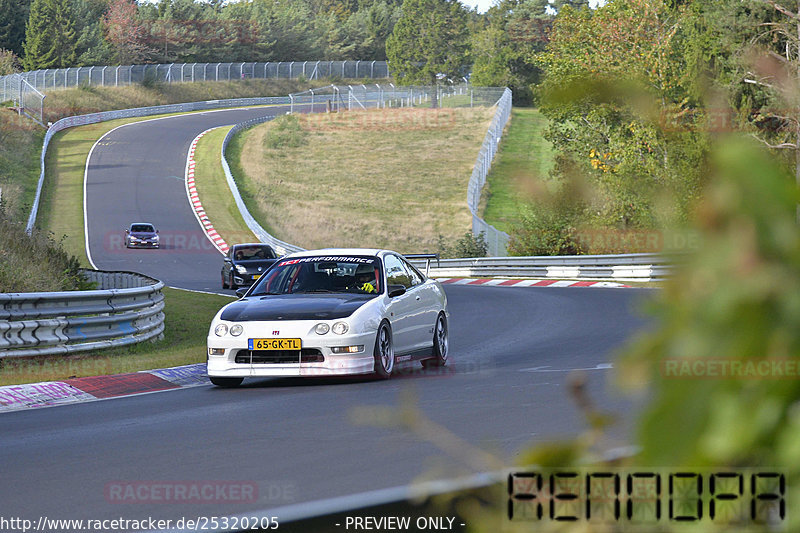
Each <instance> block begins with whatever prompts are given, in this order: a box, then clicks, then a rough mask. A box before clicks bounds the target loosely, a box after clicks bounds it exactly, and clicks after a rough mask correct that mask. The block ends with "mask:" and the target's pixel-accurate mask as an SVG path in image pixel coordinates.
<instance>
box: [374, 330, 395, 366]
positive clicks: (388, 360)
mask: <svg viewBox="0 0 800 533" xmlns="http://www.w3.org/2000/svg"><path fill="white" fill-rule="evenodd" d="M374 354H375V375H376V376H378V377H379V378H382V379H388V378H390V377H391V376H392V371H393V370H394V345H393V344H392V328H391V327H390V326H389V324H388V323H387V322H383V323H381V325H380V327H378V335H377V336H376V337H375V351H374Z"/></svg>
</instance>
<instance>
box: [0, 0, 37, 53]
mask: <svg viewBox="0 0 800 533" xmlns="http://www.w3.org/2000/svg"><path fill="white" fill-rule="evenodd" d="M29 9H30V0H0V13H2V14H3V17H2V18H0V48H5V49H6V50H10V51H11V52H14V54H16V55H17V56H19V55H21V54H22V46H23V43H24V42H25V21H26V20H27V19H28V10H29Z"/></svg>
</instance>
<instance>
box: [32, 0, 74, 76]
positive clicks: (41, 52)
mask: <svg viewBox="0 0 800 533" xmlns="http://www.w3.org/2000/svg"><path fill="white" fill-rule="evenodd" d="M76 47H77V36H76V34H75V18H74V14H73V11H72V2H71V1H70V0H33V2H32V3H31V13H30V17H29V18H28V24H27V26H26V27H25V46H24V49H25V57H24V59H23V66H24V67H25V70H37V69H48V68H65V67H71V66H73V65H74V64H75V51H76Z"/></svg>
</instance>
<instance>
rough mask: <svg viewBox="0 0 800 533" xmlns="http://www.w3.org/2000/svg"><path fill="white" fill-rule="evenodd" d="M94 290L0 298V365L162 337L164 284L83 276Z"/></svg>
mask: <svg viewBox="0 0 800 533" xmlns="http://www.w3.org/2000/svg"><path fill="white" fill-rule="evenodd" d="M83 274H84V277H86V279H87V280H88V281H92V282H95V283H97V285H98V287H99V288H98V289H96V290H89V291H67V292H30V293H3V294H0V359H2V358H6V357H26V356H33V355H54V354H70V353H75V352H80V351H87V350H97V349H102V348H110V347H115V346H125V345H128V344H134V343H137V342H141V341H145V340H148V339H154V338H157V337H159V336H161V335H162V333H163V332H164V312H163V310H164V295H163V294H162V292H161V290H162V289H163V288H164V283H163V282H161V281H158V280H156V279H153V278H150V277H147V276H144V275H142V274H136V273H134V272H103V271H99V270H85V271H83Z"/></svg>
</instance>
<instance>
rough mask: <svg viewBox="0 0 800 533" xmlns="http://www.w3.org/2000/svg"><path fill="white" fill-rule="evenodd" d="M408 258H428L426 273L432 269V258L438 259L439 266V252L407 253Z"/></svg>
mask: <svg viewBox="0 0 800 533" xmlns="http://www.w3.org/2000/svg"><path fill="white" fill-rule="evenodd" d="M403 257H405V258H406V259H426V261H425V275H426V276H427V275H428V272H430V270H431V259H436V266H437V267H438V266H439V254H405V255H403Z"/></svg>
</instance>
